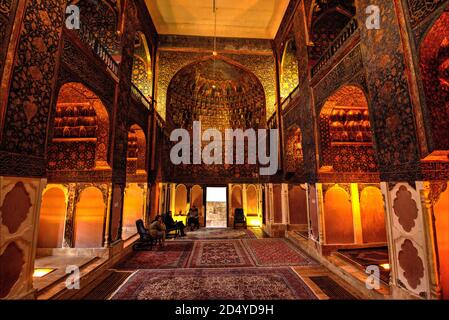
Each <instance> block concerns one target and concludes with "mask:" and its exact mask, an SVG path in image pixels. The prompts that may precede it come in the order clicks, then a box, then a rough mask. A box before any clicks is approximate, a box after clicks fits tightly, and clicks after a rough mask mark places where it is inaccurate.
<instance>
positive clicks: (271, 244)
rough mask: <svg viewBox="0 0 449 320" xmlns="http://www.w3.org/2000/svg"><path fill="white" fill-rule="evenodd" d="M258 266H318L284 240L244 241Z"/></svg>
mask: <svg viewBox="0 0 449 320" xmlns="http://www.w3.org/2000/svg"><path fill="white" fill-rule="evenodd" d="M243 241H244V243H245V245H246V247H247V248H248V252H249V253H250V254H251V256H252V258H253V260H254V261H255V262H256V265H257V266H261V267H278V266H304V265H314V264H316V262H315V261H313V260H312V259H311V258H309V257H307V256H306V255H305V254H304V253H302V252H301V251H300V250H298V249H296V248H295V247H293V245H291V244H290V243H289V242H287V241H286V240H283V239H256V240H252V239H251V240H243Z"/></svg>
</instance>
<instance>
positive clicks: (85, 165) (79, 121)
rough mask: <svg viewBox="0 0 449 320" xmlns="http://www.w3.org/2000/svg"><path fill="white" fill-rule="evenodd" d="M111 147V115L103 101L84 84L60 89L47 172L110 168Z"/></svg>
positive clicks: (67, 85) (73, 84) (68, 85)
mask: <svg viewBox="0 0 449 320" xmlns="http://www.w3.org/2000/svg"><path fill="white" fill-rule="evenodd" d="M108 144H109V115H108V111H107V109H106V107H105V105H104V104H103V102H102V101H101V100H100V98H99V97H98V96H97V95H96V94H95V93H93V92H92V91H91V90H89V89H88V88H86V87H85V86H84V85H82V84H81V83H75V82H71V83H66V84H64V85H63V86H62V87H61V89H60V90H59V95H58V100H57V105H56V113H55V118H54V132H53V137H52V140H51V142H50V143H49V146H48V169H49V170H52V171H64V170H77V171H78V170H92V169H99V168H101V169H105V168H110V166H109V164H108V162H107V160H108Z"/></svg>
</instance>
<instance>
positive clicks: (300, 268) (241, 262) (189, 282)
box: [77, 229, 363, 300]
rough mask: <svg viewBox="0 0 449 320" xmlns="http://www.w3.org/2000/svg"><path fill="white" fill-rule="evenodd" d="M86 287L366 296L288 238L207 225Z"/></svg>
mask: <svg viewBox="0 0 449 320" xmlns="http://www.w3.org/2000/svg"><path fill="white" fill-rule="evenodd" d="M198 234H200V235H199V236H198ZM208 236H209V237H208ZM81 291H82V292H80V294H79V295H77V298H78V299H89V300H96V299H98V300H100V299H118V300H128V299H139V300H140V299H142V300H147V299H150V300H151V299H157V300H159V299H175V300H203V299H207V300H223V299H236V300H257V299H270V300H276V299H282V300H288V299H289V300H292V299H293V300H301V299H321V300H328V299H335V300H340V299H361V298H363V296H362V294H361V293H360V292H358V291H356V290H355V289H354V288H352V287H351V286H350V285H349V284H348V283H346V282H344V281H343V280H341V279H340V278H339V277H338V276H335V275H334V274H333V273H331V272H330V271H329V270H328V269H327V268H325V267H324V266H323V265H321V264H320V263H318V262H316V261H315V260H314V259H313V258H311V257H310V256H309V255H307V254H306V253H305V252H303V251H301V250H300V249H299V248H298V247H296V246H295V245H293V244H292V243H291V242H290V241H289V240H287V239H267V238H266V235H264V233H263V232H262V230H260V229H251V230H249V232H248V233H246V231H245V232H244V233H243V234H242V233H241V232H236V230H233V229H222V230H220V232H219V233H217V232H216V231H215V232H210V230H204V229H203V230H200V231H197V232H196V233H193V235H192V234H191V235H190V238H189V236H188V237H186V238H183V239H182V240H171V241H168V242H167V244H166V246H165V247H164V248H155V249H153V251H146V252H137V253H131V254H129V255H128V256H126V257H125V258H124V259H123V260H122V261H121V262H119V263H118V264H117V265H115V266H114V267H113V268H110V269H109V270H107V272H105V273H104V276H103V277H102V280H101V281H97V283H96V285H95V286H93V287H91V288H89V289H86V290H84V291H83V290H81Z"/></svg>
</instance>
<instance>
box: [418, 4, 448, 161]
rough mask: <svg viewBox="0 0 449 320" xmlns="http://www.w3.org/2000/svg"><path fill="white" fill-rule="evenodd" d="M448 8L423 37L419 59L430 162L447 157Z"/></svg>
mask: <svg viewBox="0 0 449 320" xmlns="http://www.w3.org/2000/svg"><path fill="white" fill-rule="evenodd" d="M448 26H449V7H447V8H446V11H444V12H443V13H442V14H441V16H440V17H439V18H438V20H436V21H435V23H434V24H433V26H432V27H431V28H430V30H429V31H428V33H427V34H426V36H425V38H424V40H423V41H422V43H421V45H420V50H419V59H420V69H421V77H422V82H423V87H424V94H425V100H426V101H425V102H426V103H425V106H426V108H427V114H428V115H429V118H430V123H429V126H428V127H429V129H430V137H429V138H430V139H428V143H429V147H430V152H431V154H430V158H433V159H435V158H438V159H443V160H445V161H447V154H449V27H448Z"/></svg>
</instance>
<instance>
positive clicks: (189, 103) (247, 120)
mask: <svg viewBox="0 0 449 320" xmlns="http://www.w3.org/2000/svg"><path fill="white" fill-rule="evenodd" d="M166 105H167V127H168V128H169V129H175V128H185V129H187V130H188V131H189V132H190V133H191V134H192V125H193V122H194V121H201V134H202V133H204V131H206V130H207V129H217V130H219V131H220V132H221V137H222V140H223V141H224V139H225V136H224V132H225V129H248V128H252V129H258V128H265V127H266V110H265V109H266V106H265V92H264V90H263V87H262V84H261V83H260V81H259V79H258V78H257V77H256V76H255V75H254V74H253V73H251V72H250V71H248V70H246V69H245V68H244V67H242V66H240V65H238V64H236V63H235V62H233V61H230V60H228V59H225V58H207V59H204V60H200V61H197V62H195V63H192V64H190V65H188V66H186V67H184V68H182V69H181V70H180V71H179V72H178V73H177V74H176V75H174V77H173V78H172V80H171V82H170V85H169V87H168V93H167V104H166ZM207 144H208V142H203V143H202V147H204V146H206V145H207ZM245 145H246V146H245V151H244V154H245V157H247V155H248V148H247V144H245ZM257 173H258V166H257V165H251V164H245V165H222V164H212V165H179V166H174V167H173V175H174V176H176V177H180V176H188V177H189V178H192V177H195V178H197V179H201V178H207V177H210V176H214V177H215V176H228V175H230V174H232V175H234V176H237V177H248V176H249V177H253V176H255V175H257Z"/></svg>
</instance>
